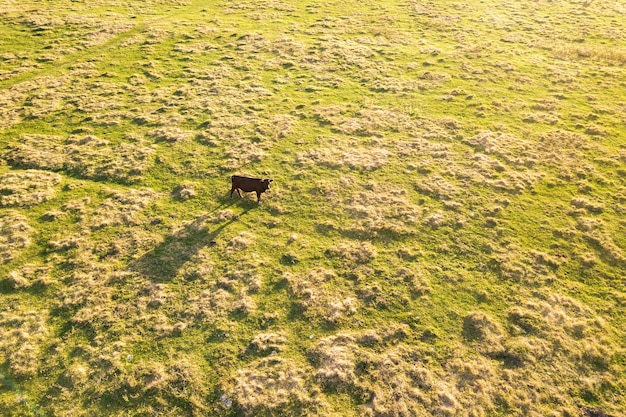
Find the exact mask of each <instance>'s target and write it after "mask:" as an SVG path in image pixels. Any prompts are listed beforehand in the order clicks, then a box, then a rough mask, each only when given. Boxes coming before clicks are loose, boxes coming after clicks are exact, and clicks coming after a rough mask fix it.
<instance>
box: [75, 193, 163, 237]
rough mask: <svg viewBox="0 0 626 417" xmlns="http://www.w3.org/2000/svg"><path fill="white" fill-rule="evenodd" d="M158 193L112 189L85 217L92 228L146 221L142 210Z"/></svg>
mask: <svg viewBox="0 0 626 417" xmlns="http://www.w3.org/2000/svg"><path fill="white" fill-rule="evenodd" d="M159 197H160V195H159V194H158V193H156V192H154V191H152V190H148V189H145V190H141V189H130V190H128V191H113V192H112V193H111V196H110V197H109V198H107V199H106V200H105V201H104V202H103V203H102V204H101V205H100V206H99V207H97V208H95V209H94V210H93V212H91V213H90V214H89V215H86V216H85V217H86V218H88V219H89V220H88V222H89V227H90V228H91V229H92V230H96V229H102V228H104V227H112V226H137V225H141V224H146V223H147V218H146V216H145V215H144V214H142V213H141V212H142V210H144V209H145V208H146V207H148V205H149V204H151V203H152V202H153V201H155V200H156V199H157V198H159Z"/></svg>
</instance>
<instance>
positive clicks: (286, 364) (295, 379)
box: [225, 355, 322, 416]
mask: <svg viewBox="0 0 626 417" xmlns="http://www.w3.org/2000/svg"><path fill="white" fill-rule="evenodd" d="M306 377H307V369H306V368H303V367H302V366H300V365H299V364H297V363H295V362H293V361H292V360H290V359H284V358H281V357H278V356H276V355H274V356H272V357H270V358H263V359H259V360H257V361H255V362H253V363H252V364H250V365H249V366H248V367H246V368H243V369H240V370H239V372H238V376H237V380H236V383H235V386H234V387H233V388H232V389H231V390H229V392H228V393H227V394H226V397H225V398H232V401H233V402H234V403H235V404H236V405H237V406H238V407H239V409H240V410H241V411H242V413H243V415H245V416H272V415H277V414H280V415H292V416H307V415H316V411H317V409H318V408H319V407H320V406H322V403H321V401H320V399H319V398H318V395H319V394H318V392H316V390H315V388H314V387H313V386H311V385H310V384H309V383H307V381H306Z"/></svg>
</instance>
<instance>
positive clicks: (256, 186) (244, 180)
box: [230, 175, 273, 203]
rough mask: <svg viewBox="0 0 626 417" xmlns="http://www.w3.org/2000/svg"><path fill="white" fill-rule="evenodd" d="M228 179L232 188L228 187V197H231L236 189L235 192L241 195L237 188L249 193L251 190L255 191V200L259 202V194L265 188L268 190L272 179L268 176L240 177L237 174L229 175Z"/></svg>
mask: <svg viewBox="0 0 626 417" xmlns="http://www.w3.org/2000/svg"><path fill="white" fill-rule="evenodd" d="M230 180H231V181H232V183H233V186H232V188H231V189H230V198H233V193H234V192H235V190H237V194H239V197H241V193H240V192H239V190H241V191H243V192H246V193H251V192H252V191H254V192H256V198H257V202H259V203H260V202H261V194H262V193H264V192H265V191H266V190H269V188H270V183H271V182H272V181H273V180H271V179H269V178H264V179H261V178H249V177H241V176H239V175H233V176H232V177H230Z"/></svg>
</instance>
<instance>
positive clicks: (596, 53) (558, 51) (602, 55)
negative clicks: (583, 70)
mask: <svg viewBox="0 0 626 417" xmlns="http://www.w3.org/2000/svg"><path fill="white" fill-rule="evenodd" d="M552 55H553V56H554V57H555V58H559V59H563V60H568V61H573V60H591V61H604V62H606V63H608V64H611V65H623V64H624V63H626V49H624V48H620V47H618V46H607V45H583V44H577V45H572V44H565V43H562V44H559V45H555V46H553V47H552Z"/></svg>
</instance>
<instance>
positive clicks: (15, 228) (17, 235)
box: [0, 211, 33, 263]
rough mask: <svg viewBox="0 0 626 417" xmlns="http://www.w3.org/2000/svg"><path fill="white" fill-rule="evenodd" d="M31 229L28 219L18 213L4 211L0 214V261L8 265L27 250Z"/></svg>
mask: <svg viewBox="0 0 626 417" xmlns="http://www.w3.org/2000/svg"><path fill="white" fill-rule="evenodd" d="M32 233H33V228H32V227H31V226H30V225H29V224H28V219H27V218H26V217H24V216H22V215H21V214H19V213H18V212H15V211H5V212H3V213H0V259H2V263H8V262H10V261H12V260H14V259H15V258H17V257H18V256H19V254H20V252H21V251H22V250H24V249H25V248H27V247H28V246H29V245H30V243H31V240H30V237H31V234H32Z"/></svg>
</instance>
